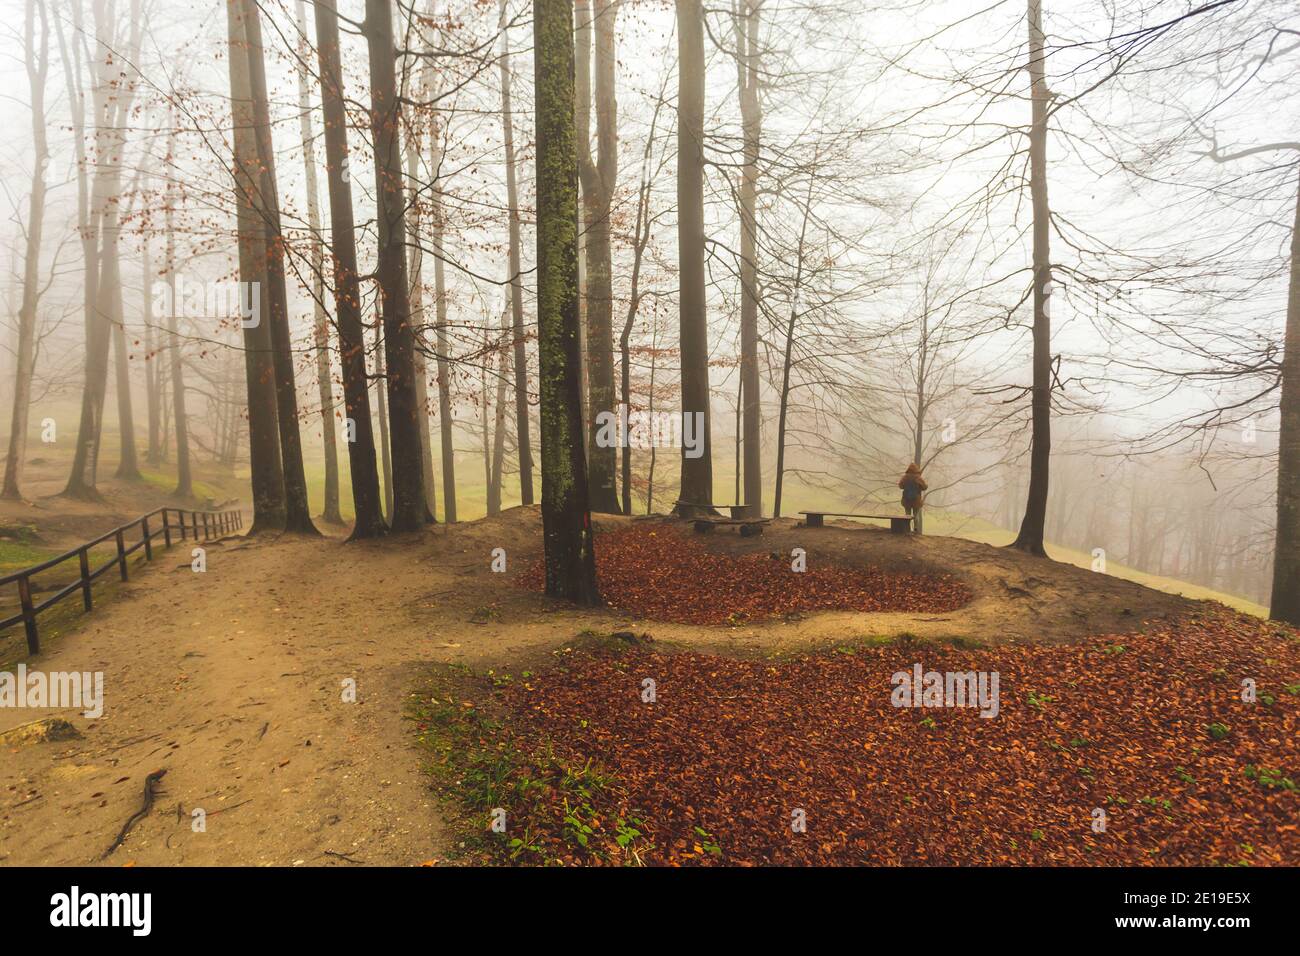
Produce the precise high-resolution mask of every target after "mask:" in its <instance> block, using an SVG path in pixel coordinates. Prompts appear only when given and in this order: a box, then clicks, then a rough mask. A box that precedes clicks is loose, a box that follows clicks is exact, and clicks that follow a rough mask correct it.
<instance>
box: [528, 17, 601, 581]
mask: <svg viewBox="0 0 1300 956" xmlns="http://www.w3.org/2000/svg"><path fill="white" fill-rule="evenodd" d="M533 50H534V55H533V59H534V71H533V82H534V89H535V90H536V94H535V110H536V131H537V132H536V136H537V160H536V162H537V174H536V175H537V326H538V355H539V360H540V376H539V381H540V382H541V410H542V414H541V437H542V534H543V539H544V544H545V552H546V593H547V594H549V595H551V596H552V597H561V598H567V599H569V600H571V601H575V602H577V603H579V604H585V605H596V604H599V603H600V593H599V591H598V590H597V588H596V562H595V552H594V550H593V541H592V529H591V513H590V511H589V510H588V506H587V468H586V463H585V462H584V461H583V456H582V412H581V408H582V391H581V385H580V382H579V378H578V374H579V368H580V355H579V352H578V181H577V170H576V169H575V168H574V156H575V146H574V134H575V130H574V119H573V104H574V97H573V7H572V4H571V2H570V0H535V3H534V4H533Z"/></svg>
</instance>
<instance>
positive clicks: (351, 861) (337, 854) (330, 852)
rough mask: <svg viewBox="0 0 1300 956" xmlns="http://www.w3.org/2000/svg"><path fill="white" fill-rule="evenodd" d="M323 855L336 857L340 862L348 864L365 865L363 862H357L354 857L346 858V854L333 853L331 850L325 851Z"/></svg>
mask: <svg viewBox="0 0 1300 956" xmlns="http://www.w3.org/2000/svg"><path fill="white" fill-rule="evenodd" d="M324 855H325V856H336V857H338V858H339V859H340V860H347V861H348V862H349V863H360V864H362V865H363V866H364V865H365V862H366V861H365V860H358V859H357V858H356V857H354V856H348V855H347V854H346V853H335V852H334V851H333V850H326V851H325V853H324Z"/></svg>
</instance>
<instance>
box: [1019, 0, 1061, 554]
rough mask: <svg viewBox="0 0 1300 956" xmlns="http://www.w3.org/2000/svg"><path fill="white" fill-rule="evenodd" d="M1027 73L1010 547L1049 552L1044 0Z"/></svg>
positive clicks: (1033, 13) (1033, 28)
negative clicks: (1024, 379)
mask: <svg viewBox="0 0 1300 956" xmlns="http://www.w3.org/2000/svg"><path fill="white" fill-rule="evenodd" d="M1028 4H1029V7H1028V21H1029V76H1030V96H1031V99H1032V101H1033V105H1032V116H1033V121H1032V124H1031V126H1030V129H1029V192H1030V197H1031V199H1032V204H1033V212H1034V240H1033V241H1034V333H1033V338H1034V386H1033V402H1032V422H1033V424H1032V430H1031V437H1030V442H1031V444H1030V453H1029V498H1028V501H1027V502H1026V503H1025V516H1024V518H1023V519H1022V520H1021V522H1020V533H1019V534H1017V535H1016V540H1015V541H1013V542H1012V543H1011V547H1013V548H1016V549H1018V550H1020V551H1027V552H1029V553H1030V554H1037V555H1042V556H1044V557H1045V556H1046V555H1047V552H1046V551H1045V550H1044V548H1043V532H1044V529H1045V527H1046V522H1047V471H1048V466H1049V464H1050V463H1051V455H1052V433H1051V429H1052V325H1051V318H1050V315H1049V311H1048V310H1049V305H1048V296H1049V295H1050V294H1051V283H1052V262H1051V252H1050V249H1049V241H1050V228H1051V224H1050V222H1049V219H1050V215H1051V212H1050V207H1049V206H1048V204H1047V108H1048V105H1049V99H1050V97H1051V94H1050V93H1049V92H1048V89H1047V82H1046V80H1045V78H1044V74H1043V67H1044V64H1043V10H1042V2H1041V0H1028Z"/></svg>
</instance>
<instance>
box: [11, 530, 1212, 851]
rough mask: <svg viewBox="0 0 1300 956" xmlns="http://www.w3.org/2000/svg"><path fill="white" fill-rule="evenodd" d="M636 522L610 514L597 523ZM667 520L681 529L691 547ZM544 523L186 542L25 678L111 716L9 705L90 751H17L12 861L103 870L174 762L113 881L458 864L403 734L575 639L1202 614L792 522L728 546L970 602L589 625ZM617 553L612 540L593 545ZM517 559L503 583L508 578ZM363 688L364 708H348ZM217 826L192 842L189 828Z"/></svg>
mask: <svg viewBox="0 0 1300 956" xmlns="http://www.w3.org/2000/svg"><path fill="white" fill-rule="evenodd" d="M627 521H628V519H602V521H601V522H600V526H599V527H600V528H608V527H611V526H617V525H620V524H624V523H626V522H627ZM684 527H685V526H683V525H682V524H681V523H680V522H666V523H665V524H664V525H663V526H662V531H663V532H664V533H668V534H690V532H689V531H686V530H684ZM540 538H541V534H540V520H539V515H538V511H537V509H536V508H531V509H522V508H515V509H511V510H510V511H507V512H505V513H504V514H502V515H501V516H500V517H498V518H493V519H485V520H483V521H477V522H471V523H465V524H461V525H456V526H454V527H452V528H450V529H448V528H445V527H439V528H436V529H434V530H432V531H430V532H428V533H426V534H423V535H417V536H408V537H403V538H391V539H386V540H383V541H380V542H370V543H360V544H344V543H342V542H341V541H339V540H338V539H330V538H322V539H281V540H278V541H273V540H257V541H252V540H248V539H245V538H241V537H236V538H231V539H227V540H226V541H225V542H222V543H219V544H218V543H214V544H212V545H211V546H210V547H209V551H208V570H207V572H206V573H205V574H195V573H193V572H192V571H191V569H190V565H189V552H188V550H187V549H181V548H173V549H172V551H170V552H167V553H166V554H165V555H164V556H162V557H161V558H160V559H158V560H155V562H154V563H153V564H152V565H150V566H148V567H147V568H140V569H139V570H138V571H137V572H136V573H135V574H134V575H133V579H132V581H131V583H130V584H128V585H125V586H123V588H122V589H121V592H120V593H119V594H117V595H115V596H114V597H113V598H112V599H111V600H109V601H106V602H105V603H104V604H103V605H101V606H100V607H99V608H97V609H96V611H95V613H94V614H92V615H90V616H89V617H87V618H85V619H84V623H83V624H82V626H81V627H80V628H78V629H76V630H73V631H71V632H70V633H69V634H67V635H66V636H65V637H63V638H61V639H60V640H58V641H55V642H53V643H52V644H51V645H50V646H49V647H48V648H47V649H46V651H45V653H43V654H42V655H41V656H40V657H39V658H37V659H35V660H34V661H30V662H29V666H31V667H36V668H39V669H41V670H44V671H78V672H82V671H92V672H93V671H102V672H103V674H104V697H105V702H104V715H103V717H102V718H99V719H95V720H91V719H86V718H84V717H83V716H82V715H81V714H79V713H76V712H72V711H61V712H54V711H47V712H41V711H33V710H31V709H26V710H17V709H12V708H0V732H3V731H5V730H7V729H9V728H12V727H14V726H15V725H17V724H20V723H24V722H26V721H30V720H33V719H36V718H40V717H44V716H47V715H49V716H59V717H64V718H66V719H68V720H70V721H71V722H72V723H73V724H74V726H75V727H76V728H77V729H78V730H79V731H80V732H81V736H80V737H79V738H76V739H73V740H68V741H60V742H54V741H51V742H44V743H37V744H31V745H27V746H21V747H13V748H10V749H9V750H8V751H7V752H5V753H4V754H3V760H4V768H5V773H4V774H3V776H0V864H87V863H94V862H97V861H99V859H100V857H101V855H102V854H103V853H104V851H105V850H106V849H107V848H108V847H109V846H110V844H112V842H113V840H114V837H115V836H116V835H117V834H118V831H119V830H120V829H121V828H122V825H123V824H124V823H125V822H126V821H127V820H128V818H130V817H131V816H132V814H134V813H135V812H136V811H137V810H139V809H140V807H141V800H142V793H143V788H144V782H145V778H146V776H147V775H148V774H150V773H151V772H153V771H156V770H159V769H165V770H166V771H167V773H166V775H165V776H164V777H163V778H162V793H161V795H160V796H159V797H158V800H157V803H156V805H155V806H154V808H153V811H152V813H150V814H148V815H147V816H145V817H144V818H143V819H141V820H140V822H139V823H138V824H137V825H136V826H135V827H134V828H133V829H132V830H131V832H130V834H129V835H128V836H127V838H126V841H125V843H124V844H123V845H122V846H121V847H120V848H119V849H118V850H116V852H114V853H113V854H112V855H111V856H109V858H108V859H107V861H106V863H107V864H108V865H121V864H125V863H129V862H134V863H138V864H140V865H174V864H191V865H194V864H210V865H233V864H241V865H262V864H270V865H297V864H301V865H344V866H349V865H356V864H361V863H365V864H419V863H422V862H426V861H430V860H434V861H441V860H442V859H444V858H445V857H446V856H447V855H448V854H447V850H448V847H447V846H446V845H445V842H444V841H445V840H446V839H447V838H446V837H445V835H444V833H443V830H442V826H441V822H440V817H439V811H438V808H437V806H436V804H435V802H434V799H433V797H432V795H431V792H430V790H429V787H428V783H427V780H426V778H425V776H424V774H423V773H422V772H421V763H422V760H423V759H424V758H423V755H422V753H421V752H420V751H419V750H418V749H417V748H416V745H415V744H414V741H413V735H412V734H411V733H410V725H409V724H407V722H406V721H405V719H404V715H405V713H406V705H407V703H408V699H407V695H409V694H410V693H411V691H412V689H413V688H415V687H417V686H419V684H420V681H421V678H422V677H423V676H424V675H425V674H426V672H427V668H428V666H429V664H430V663H431V662H435V661H442V662H456V663H463V664H468V665H471V666H474V667H478V668H487V667H496V668H501V669H503V670H512V669H516V668H520V667H527V666H529V665H530V664H531V663H532V662H533V661H544V660H546V659H548V658H549V657H550V655H551V654H553V653H556V652H557V651H560V650H561V649H562V648H563V647H564V646H565V645H566V643H568V642H570V641H572V640H573V638H574V637H575V636H576V635H578V634H579V633H580V632H582V631H584V630H587V629H593V630H601V631H606V632H608V631H614V630H626V629H632V630H637V631H638V632H639V631H643V630H650V631H652V632H653V634H654V637H655V639H656V640H657V641H660V642H661V643H662V644H663V645H667V646H674V645H675V646H683V647H692V648H699V649H709V650H715V651H718V652H722V653H734V654H751V653H761V654H768V653H774V652H783V651H791V650H797V649H801V648H804V647H808V646H810V645H816V644H819V643H821V644H824V643H828V642H834V641H837V640H841V639H844V638H852V637H864V636H871V635H879V634H897V633H900V632H903V631H908V632H910V633H913V634H916V635H918V636H921V637H934V638H937V639H951V638H967V639H972V640H975V641H978V642H980V643H987V642H996V641H999V640H1028V641H1044V640H1046V641H1063V640H1065V641H1068V640H1073V639H1078V638H1080V637H1082V636H1084V635H1086V634H1103V633H1113V632H1123V631H1129V630H1133V629H1135V628H1137V627H1140V626H1141V623H1142V621H1144V620H1148V619H1153V618H1157V617H1165V616H1168V615H1171V614H1177V613H1179V612H1180V611H1182V610H1185V609H1187V608H1189V607H1191V606H1192V604H1191V602H1188V601H1186V600H1185V599H1182V598H1176V597H1174V596H1172V595H1168V594H1164V593H1161V592H1156V591H1151V590H1148V589H1146V588H1142V587H1140V586H1138V585H1135V584H1131V583H1129V582H1127V581H1120V580H1118V579H1115V578H1109V577H1106V576H1104V575H1094V574H1091V573H1090V572H1087V571H1083V570H1081V569H1078V568H1074V567H1070V566H1067V565H1059V564H1055V563H1050V562H1049V563H1043V562H1041V561H1039V560H1037V559H1033V558H1028V557H1026V556H1024V555H1020V554H1018V553H1015V552H1009V551H1006V550H1005V549H995V548H990V547H988V546H986V545H978V544H973V543H971V542H963V541H957V540H954V539H947V538H943V539H937V538H914V537H913V536H900V535H891V534H889V533H888V532H884V531H871V530H864V529H862V528H860V527H859V528H856V529H852V530H850V529H843V528H833V527H827V528H822V529H807V528H802V527H798V526H796V525H795V523H794V522H791V521H788V520H787V521H783V522H780V523H777V524H774V525H773V526H772V527H771V529H770V531H769V533H767V534H765V535H764V536H763V537H761V538H755V539H742V538H739V537H738V536H735V535H726V534H716V535H712V536H710V539H709V540H710V542H711V543H710V547H712V548H717V549H720V550H732V551H748V550H764V551H770V552H773V553H777V554H788V553H789V551H790V549H791V548H792V547H796V546H798V547H804V548H805V549H806V550H807V551H808V557H809V560H827V559H829V560H836V561H846V562H850V563H852V562H864V563H872V564H876V565H879V566H883V567H886V568H895V569H906V570H909V571H926V570H929V569H933V570H942V571H944V572H947V573H952V574H955V575H957V576H959V577H961V578H962V580H964V581H966V582H967V584H968V585H969V586H970V587H971V589H972V591H973V593H974V594H975V600H974V601H972V603H971V604H970V605H968V606H967V607H965V608H962V609H960V610H958V611H955V612H951V613H947V614H942V615H912V614H861V613H842V612H835V613H825V614H814V615H809V616H808V617H806V618H800V619H795V620H777V621H769V622H762V623H754V624H747V625H745V626H742V627H737V628H730V627H699V626H687V625H674V624H667V623H664V622H654V621H644V620H639V619H637V618H636V617H635V616H633V615H629V614H627V613H626V612H622V611H617V610H609V609H606V610H600V611H578V610H575V609H572V608H569V607H565V606H560V605H557V604H554V603H552V602H549V601H547V600H546V599H544V598H543V597H542V596H541V595H539V594H534V593H531V592H529V591H525V590H522V589H521V588H519V587H518V586H517V585H516V584H515V583H514V582H513V581H512V580H511V578H512V577H513V574H514V573H515V572H517V571H518V570H519V569H520V568H522V567H524V566H525V565H526V563H527V562H528V561H530V560H532V559H533V558H534V556H535V555H536V553H537V551H538V549H539V547H540ZM598 540H599V539H598ZM497 547H501V548H505V549H506V551H507V555H508V562H509V568H508V573H507V574H504V575H502V574H495V573H492V572H491V570H490V567H489V566H490V563H491V559H492V550H493V549H494V548H497ZM347 680H354V681H355V682H356V698H357V699H356V702H355V703H349V702H345V701H344V699H343V692H344V686H343V685H344V682H345V681H347ZM196 808H197V809H202V810H204V811H205V812H206V814H207V819H206V825H207V829H206V832H194V831H193V830H192V827H191V812H192V811H193V810H194V809H196Z"/></svg>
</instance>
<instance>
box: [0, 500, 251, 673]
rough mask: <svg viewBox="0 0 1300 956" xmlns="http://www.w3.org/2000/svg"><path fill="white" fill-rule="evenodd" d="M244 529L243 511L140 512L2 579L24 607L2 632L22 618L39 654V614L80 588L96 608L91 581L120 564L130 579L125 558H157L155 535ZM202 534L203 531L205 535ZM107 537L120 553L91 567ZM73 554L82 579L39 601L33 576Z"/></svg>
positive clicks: (1, 623)
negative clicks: (133, 535)
mask: <svg viewBox="0 0 1300 956" xmlns="http://www.w3.org/2000/svg"><path fill="white" fill-rule="evenodd" d="M159 516H161V520H159V521H157V522H155V523H154V526H153V527H150V524H149V519H150V518H158V517H159ZM200 522H201V523H200ZM243 527H244V515H243V512H241V511H189V510H186V509H184V508H157V509H155V510H153V511H151V512H149V513H148V514H146V515H141V516H140V517H138V518H136V519H134V520H133V521H128V522H127V523H126V524H124V525H120V526H119V527H116V528H114V529H113V530H112V531H107V532H105V533H104V534H101V535H100V536H99V537H98V538H95V539H94V540H93V541H87V542H86V543H85V544H81V545H78V546H77V547H75V548H73V549H72V550H71V551H65V552H64V553H63V554H60V555H58V556H56V557H53V558H50V559H49V560H47V561H42V562H41V563H40V564H33V565H32V566H31V567H29V568H23V569H22V570H21V571H16V572H14V573H13V574H7V575H5V576H4V577H0V588H3V587H8V586H9V585H11V584H16V585H18V604H19V607H20V608H21V610H20V611H19V612H18V613H17V614H14V615H11V616H9V617H7V618H4V619H2V620H0V631H3V630H6V629H8V628H10V627H12V626H13V625H15V624H18V623H19V622H22V624H23V625H24V626H25V628H26V630H27V649H28V651H30V652H31V653H32V654H39V653H40V651H41V639H40V632H39V630H38V629H37V624H36V616H37V615H38V614H40V613H41V612H42V611H44V610H46V609H47V608H51V607H53V606H54V605H56V604H58V603H59V602H60V601H62V600H63V599H64V598H66V597H69V596H71V595H73V594H75V593H76V592H78V591H80V592H81V602H82V604H83V605H84V606H85V610H87V611H90V610H91V609H92V608H93V607H94V596H93V594H92V588H91V584H92V583H93V582H94V581H95V579H96V578H98V577H100V576H101V575H104V574H107V573H108V572H109V571H111V570H112V569H113V568H118V569H119V571H120V573H121V575H122V580H123V581H126V580H128V577H129V572H128V570H127V563H126V559H127V558H128V557H130V556H131V555H133V554H135V553H136V552H137V551H139V550H140V549H141V548H143V549H144V557H145V560H146V561H152V560H153V543H154V540H155V539H156V538H162V539H163V547H164V548H170V547H171V545H172V538H173V537H174V536H175V535H176V534H178V533H179V535H180V539H181V540H182V541H185V540H194V541H199V540H203V541H210V540H211V539H212V538H213V537H220V536H221V535H224V534H226V533H227V532H230V531H238V530H239V529H241V528H243ZM135 529H139V532H140V540H138V541H135V542H134V543H133V544H129V545H128V544H127V535H128V533H130V532H133V531H134V530H135ZM200 535H202V538H201V539H200ZM106 541H113V542H114V543H115V544H116V545H117V553H116V554H115V555H113V557H111V558H109V559H108V561H106V562H104V564H102V565H100V566H99V567H97V568H92V567H91V566H90V550H91V549H92V548H95V547H98V546H99V545H101V544H103V543H104V542H106ZM74 558H75V559H76V561H77V565H78V572H79V573H78V576H77V578H76V579H75V580H74V581H72V582H71V583H70V584H65V585H63V586H62V587H60V588H58V589H57V590H56V591H55V592H54V593H53V594H51V595H49V596H48V597H46V598H43V599H42V600H40V601H34V600H33V599H32V578H33V577H35V576H36V575H38V574H41V573H43V572H45V571H49V570H50V569H51V568H55V567H58V566H59V565H61V564H63V563H64V562H65V561H71V560H73V559H74Z"/></svg>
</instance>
